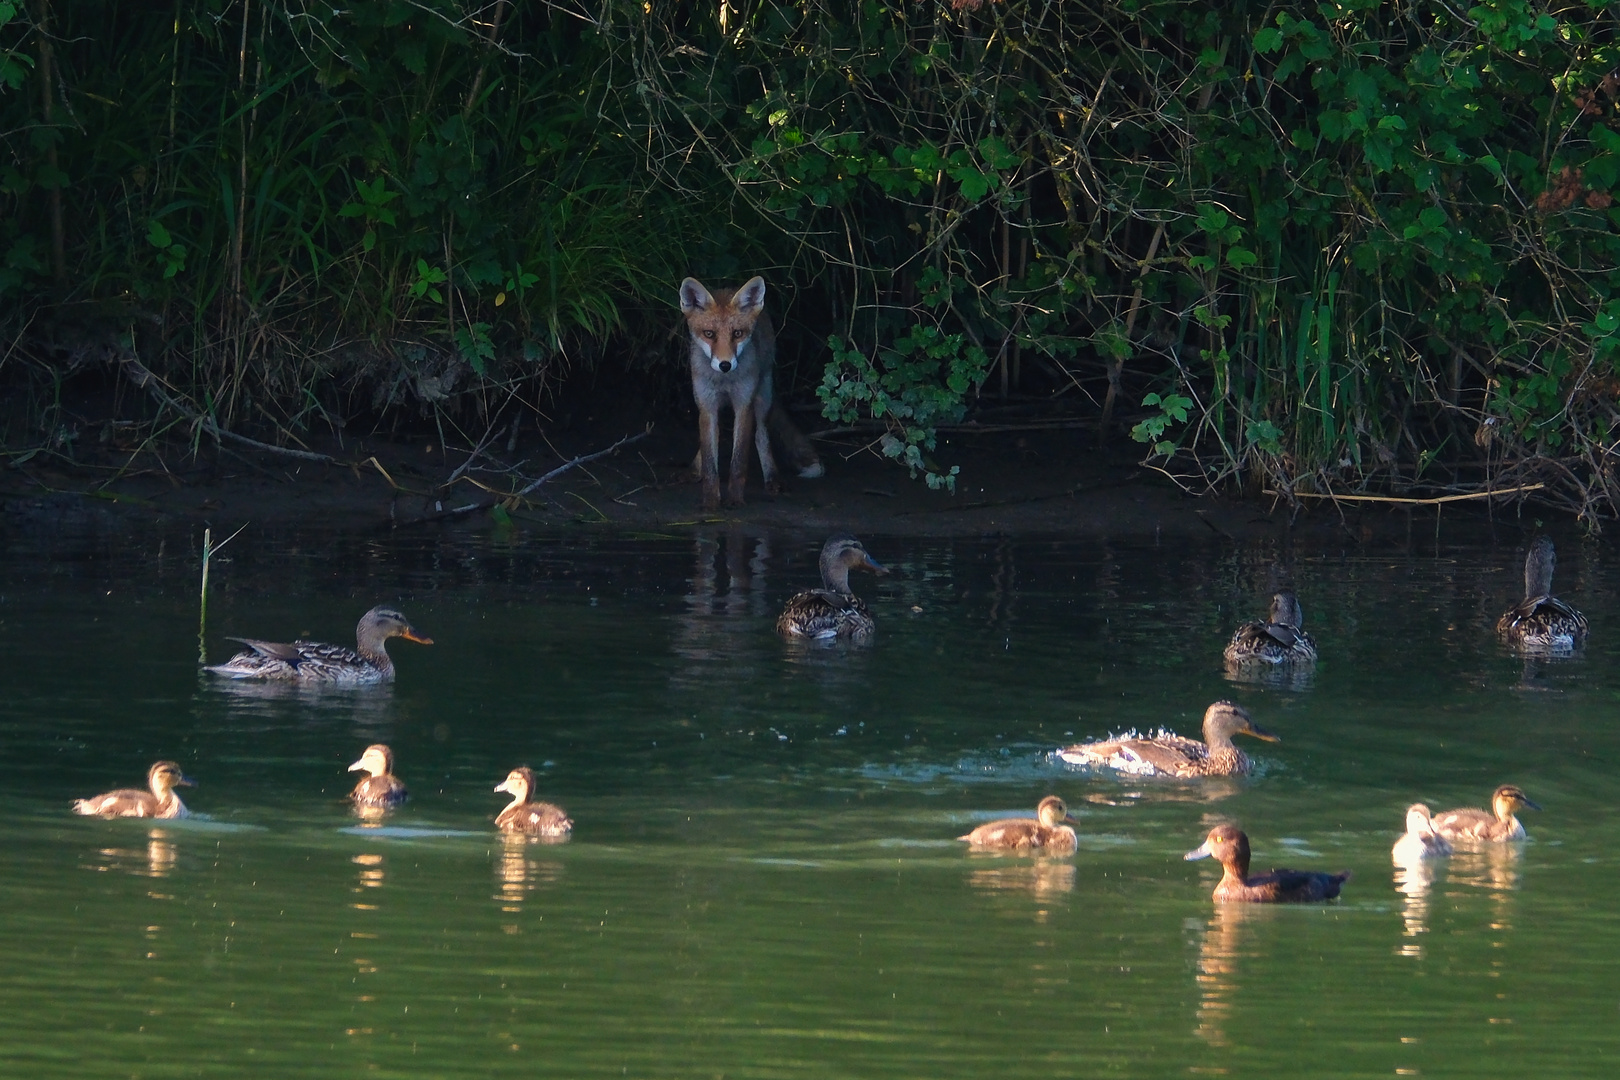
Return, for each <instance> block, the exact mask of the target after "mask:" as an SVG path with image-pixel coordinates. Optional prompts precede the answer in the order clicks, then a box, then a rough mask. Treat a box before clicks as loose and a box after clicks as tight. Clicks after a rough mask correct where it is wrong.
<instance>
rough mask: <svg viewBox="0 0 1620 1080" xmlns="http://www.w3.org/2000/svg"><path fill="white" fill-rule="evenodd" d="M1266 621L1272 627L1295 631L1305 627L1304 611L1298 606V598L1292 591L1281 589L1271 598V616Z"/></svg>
mask: <svg viewBox="0 0 1620 1080" xmlns="http://www.w3.org/2000/svg"><path fill="white" fill-rule="evenodd" d="M1266 621H1267V622H1269V623H1271V624H1272V625H1273V626H1292V627H1293V628H1294V629H1295V630H1298V629H1300V628H1301V627H1303V626H1304V625H1305V609H1304V608H1302V607H1300V606H1299V597H1297V596H1295V595H1294V591H1293V590H1292V589H1282V590H1280V591H1279V592H1278V593H1277V595H1275V596H1273V597H1272V598H1271V614H1270V615H1268V616H1266Z"/></svg>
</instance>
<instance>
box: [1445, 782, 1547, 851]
mask: <svg viewBox="0 0 1620 1080" xmlns="http://www.w3.org/2000/svg"><path fill="white" fill-rule="evenodd" d="M1520 808H1529V809H1531V810H1540V809H1541V807H1539V806H1537V805H1536V804H1535V803H1533V802H1531V801H1530V797H1529V796H1528V795H1526V794H1525V793H1524V789H1523V788H1521V787H1519V786H1518V785H1517V784H1503V785H1502V786H1501V787H1499V788H1497V789H1496V790H1495V791H1493V792H1492V793H1491V809H1490V810H1480V809H1478V808H1477V807H1472V806H1466V807H1462V808H1460V809H1457V810H1442V811H1440V812H1439V813H1438V814H1436V815H1434V830H1435V832H1437V833H1439V834H1440V835H1441V836H1443V837H1445V838H1446V839H1447V840H1451V841H1461V842H1463V843H1502V842H1505V841H1508V840H1523V839H1524V826H1523V825H1521V824H1520V823H1519V819H1518V817H1517V816H1516V815H1517V812H1518V811H1519V809H1520Z"/></svg>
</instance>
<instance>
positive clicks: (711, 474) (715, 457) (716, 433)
mask: <svg viewBox="0 0 1620 1080" xmlns="http://www.w3.org/2000/svg"><path fill="white" fill-rule="evenodd" d="M732 471H733V472H735V471H736V465H735V464H733V465H732ZM698 472H699V474H700V479H701V480H702V481H703V509H705V510H717V509H719V507H720V408H719V403H718V402H709V403H705V402H704V401H702V400H701V399H700V400H699V401H698Z"/></svg>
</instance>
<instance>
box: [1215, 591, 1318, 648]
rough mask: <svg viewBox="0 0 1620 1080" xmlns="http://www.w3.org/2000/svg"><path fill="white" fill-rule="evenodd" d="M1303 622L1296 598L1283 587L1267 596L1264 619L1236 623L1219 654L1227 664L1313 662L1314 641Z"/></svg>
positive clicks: (1303, 614) (1303, 618)
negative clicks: (1235, 630) (1305, 629)
mask: <svg viewBox="0 0 1620 1080" xmlns="http://www.w3.org/2000/svg"><path fill="white" fill-rule="evenodd" d="M1304 625H1305V612H1304V609H1302V608H1301V607H1300V606H1299V598H1298V597H1297V596H1295V595H1294V594H1293V592H1292V591H1291V590H1288V589H1284V590H1282V591H1281V592H1279V593H1277V594H1276V595H1275V596H1273V597H1272V598H1271V612H1270V614H1268V615H1267V616H1266V621H1265V622H1251V623H1244V624H1243V625H1242V626H1240V627H1238V628H1237V633H1235V634H1233V635H1232V640H1231V641H1229V642H1228V643H1227V645H1226V651H1225V652H1224V653H1222V654H1221V655H1222V657H1223V658H1224V659H1225V660H1226V662H1227V663H1228V664H1314V663H1316V642H1314V641H1312V640H1311V635H1309V634H1307V633H1306V632H1305V631H1304V630H1303V629H1301V628H1302V627H1303V626H1304Z"/></svg>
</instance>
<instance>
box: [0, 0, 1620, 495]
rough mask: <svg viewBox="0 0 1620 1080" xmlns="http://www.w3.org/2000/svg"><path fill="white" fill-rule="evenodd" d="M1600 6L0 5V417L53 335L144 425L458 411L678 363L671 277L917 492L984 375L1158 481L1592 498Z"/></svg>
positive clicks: (1608, 231) (1607, 259) (1601, 285)
mask: <svg viewBox="0 0 1620 1080" xmlns="http://www.w3.org/2000/svg"><path fill="white" fill-rule="evenodd" d="M1613 25H1614V24H1613V19H1612V17H1611V13H1610V12H1609V11H1608V10H1607V9H1606V8H1603V7H1596V8H1593V7H1568V8H1562V7H1540V6H1536V5H1531V4H1527V3H1523V2H1520V0H1493V2H1489V3H1482V4H1479V5H1477V6H1474V7H1471V8H1462V7H1457V6H1448V5H1443V4H1440V3H1424V2H1420V3H1416V4H1411V5H1406V6H1404V7H1399V8H1391V7H1389V6H1387V5H1379V4H1373V3H1370V2H1363V0H1351V2H1341V3H1325V4H1317V5H1301V4H1289V3H1281V4H1278V3H1273V4H1265V5H1262V4H1250V3H1241V2H1240V3H1230V2H1227V3H1218V4H1217V3H1203V2H1192V3H1188V2H1181V0H1177V2H1168V0H1166V2H1126V3H1119V4H1102V3H1077V2H1050V3H1043V2H1024V0H1007V2H1001V3H995V2H989V0H983V2H981V0H955V2H954V3H922V4H912V3H906V4H896V5H892V6H888V7H884V6H880V5H876V4H869V5H847V4H834V3H827V2H820V0H807V2H805V3H801V4H796V5H786V4H776V3H747V2H744V3H722V4H720V5H718V6H716V5H714V4H708V5H692V4H656V5H651V6H644V5H642V4H640V3H627V2H622V0H598V2H594V3H593V2H590V0H586V2H582V3H580V4H578V5H568V4H558V5H530V4H521V5H515V4H511V3H508V2H506V0H493V2H491V3H487V4H477V3H472V2H458V0H421V2H415V3H406V2H393V0H381V2H377V3H369V4H360V5H351V6H349V7H346V8H343V9H342V10H334V8H333V7H332V6H331V5H310V4H305V3H302V2H300V0H270V2H262V3H260V2H252V0H248V2H245V3H240V2H232V3H227V2H225V0H175V2H173V3H163V4H157V3H130V2H127V0H126V2H123V3H113V2H110V0H106V2H104V0H75V2H74V3H72V4H67V3H64V2H62V0H53V2H46V0H37V2H36V3H34V4H33V5H31V6H26V7H20V6H17V5H15V4H12V3H0V49H3V50H4V52H3V55H0V112H3V115H4V122H3V123H0V131H3V132H4V140H5V141H4V155H5V157H4V161H3V162H0V206H3V207H4V208H5V213H4V217H3V220H0V296H3V298H4V315H3V318H4V319H5V320H6V324H5V326H6V338H7V340H8V342H10V344H9V346H8V351H7V352H6V353H5V357H6V359H5V360H4V361H0V363H3V364H4V369H0V378H3V379H5V380H6V385H7V387H8V392H9V393H12V394H14V395H26V396H27V404H28V407H27V409H25V410H21V411H20V412H18V413H17V415H26V416H27V424H26V425H24V424H23V423H22V422H21V421H14V422H13V425H12V428H11V430H8V431H7V432H5V433H4V434H5V440H6V442H7V443H8V445H10V446H11V447H13V448H17V449H19V450H26V449H28V448H31V447H35V446H37V445H38V444H40V442H41V439H42V438H43V439H45V440H46V441H47V442H49V441H51V440H56V441H58V442H60V441H61V440H63V439H67V438H70V437H71V435H72V432H73V431H74V425H75V424H78V423H81V422H82V420H83V418H82V417H75V416H73V415H71V410H64V409H63V407H62V401H63V396H62V390H63V386H64V384H66V383H68V382H70V381H71V380H73V379H76V378H83V377H84V376H83V372H85V371H87V370H88V369H90V368H95V369H96V370H98V371H101V372H103V376H102V377H103V378H110V379H117V378H121V377H122V376H125V375H129V374H130V373H132V372H133V373H135V374H136V376H137V377H136V378H135V379H134V380H133V382H130V386H131V388H132V392H131V393H128V394H127V395H126V396H125V398H124V401H123V404H121V405H120V406H119V408H120V409H122V410H123V413H124V414H125V415H126V416H127V418H129V419H135V420H138V421H139V422H140V423H142V424H144V425H146V427H145V428H143V430H144V431H146V432H148V433H149V434H151V435H158V434H160V433H161V434H165V435H166V436H167V437H172V438H179V437H182V436H184V437H189V438H191V439H193V440H202V439H207V438H212V437H214V436H213V435H212V432H213V430H214V426H215V425H217V426H218V428H219V429H220V430H222V431H240V432H244V433H251V434H252V435H253V436H254V437H256V438H260V439H263V440H265V441H269V442H275V443H278V444H286V445H295V444H296V441H297V440H298V438H299V437H300V436H301V435H302V434H303V433H304V432H306V431H307V430H309V429H311V428H320V427H325V426H332V425H341V424H346V423H350V422H352V421H354V420H355V419H356V418H365V419H366V420H368V421H369V422H375V420H376V419H377V418H379V417H382V418H389V417H392V418H393V420H394V421H395V422H398V421H399V420H400V419H401V418H402V417H403V418H406V419H409V420H411V422H424V421H426V422H434V423H439V424H441V425H442V424H444V423H445V422H446V421H448V422H449V423H451V424H452V425H454V426H457V427H459V428H461V429H462V430H463V431H464V432H465V433H466V435H467V438H468V440H469V442H470V441H474V440H476V439H478V438H480V437H481V433H483V432H486V431H490V430H493V429H494V428H495V427H496V426H497V425H502V424H507V423H510V421H511V420H512V419H515V418H516V417H517V416H518V415H519V414H521V413H524V412H527V411H529V410H534V409H537V408H539V407H540V406H541V405H542V404H543V402H544V397H545V395H546V394H547V393H548V392H551V391H552V390H553V389H554V388H555V387H556V386H557V385H558V384H559V382H560V380H561V379H563V378H564V377H565V376H567V375H569V374H570V373H579V372H587V373H588V372H590V371H592V370H593V369H605V370H606V371H608V372H611V373H612V374H615V375H617V374H620V373H622V372H623V371H624V370H625V368H626V367H627V366H628V367H630V368H633V369H635V370H637V371H638V372H639V373H640V374H641V375H642V378H641V381H640V383H637V385H649V386H650V385H662V386H664V387H666V388H667V387H668V386H669V385H670V383H671V382H672V381H674V382H678V380H679V368H678V365H677V364H676V363H675V362H674V359H673V353H674V349H673V346H672V345H671V344H670V343H669V337H668V327H669V325H670V323H671V321H672V319H671V315H672V305H671V303H670V297H671V295H672V293H673V285H674V283H675V282H677V281H678V280H679V279H680V278H681V277H682V276H683V275H685V274H687V273H695V274H697V275H698V276H700V277H707V278H712V279H715V280H725V279H737V278H740V277H741V276H744V275H745V274H747V273H753V272H760V273H764V274H765V275H766V277H767V279H768V281H769V282H770V283H771V286H772V290H773V303H774V304H775V308H776V310H777V311H778V313H779V318H778V321H779V322H782V323H783V324H784V327H783V335H782V337H783V352H784V360H785V362H786V366H787V368H788V371H789V373H790V374H791V375H792V376H793V378H794V379H795V380H796V382H795V386H796V387H797V388H798V390H799V395H798V396H800V397H801V398H803V397H808V396H809V394H810V391H811V389H812V388H814V390H815V392H816V393H817V394H818V396H819V398H820V403H821V405H822V408H823V411H824V412H825V414H826V415H827V416H828V417H829V418H832V419H835V420H837V421H839V422H842V423H846V424H856V425H860V426H867V427H871V428H873V430H874V433H875V434H880V435H882V439H881V442H880V445H881V446H882V447H883V449H884V451H885V452H886V453H888V454H890V455H891V456H893V457H895V458H897V459H900V460H901V461H902V462H904V463H906V464H908V465H910V466H911V467H912V469H913V471H914V472H916V471H923V472H926V473H927V474H928V476H929V477H930V479H931V480H932V481H933V482H935V483H936V484H942V483H948V482H949V462H942V461H937V460H936V459H935V455H934V449H935V448H934V433H935V432H936V431H937V430H938V429H939V427H940V426H941V425H948V424H951V423H955V422H959V421H961V420H963V419H964V418H966V417H968V415H969V414H970V413H975V414H977V415H979V416H987V415H990V414H991V410H992V409H994V410H997V411H999V413H1000V416H1001V417H1002V418H1003V419H1009V418H1011V419H1016V420H1018V421H1019V422H1024V423H1029V424H1032V425H1034V424H1050V423H1055V422H1064V421H1067V422H1084V423H1087V424H1090V425H1095V426H1096V427H1097V428H1098V429H1099V430H1100V431H1101V432H1102V434H1103V436H1104V437H1107V436H1108V435H1109V434H1110V433H1111V432H1115V433H1118V434H1120V435H1123V434H1124V432H1126V431H1129V433H1130V435H1131V436H1133V437H1134V438H1136V439H1137V440H1138V441H1139V442H1141V443H1143V444H1144V449H1145V450H1146V451H1147V453H1148V455H1149V459H1150V461H1151V462H1152V463H1153V464H1155V465H1156V466H1159V467H1162V468H1164V469H1165V470H1166V471H1168V472H1169V473H1171V474H1172V475H1174V476H1176V477H1177V478H1178V479H1179V480H1180V482H1182V483H1183V484H1185V485H1186V486H1188V487H1190V488H1194V489H1203V488H1205V487H1208V486H1210V485H1223V486H1226V485H1234V484H1237V485H1245V486H1248V487H1250V488H1253V489H1260V488H1264V489H1268V490H1274V491H1278V492H1281V493H1282V494H1283V495H1284V497H1286V498H1290V499H1292V498H1296V497H1299V496H1305V495H1312V494H1322V493H1326V492H1337V493H1346V492H1362V493H1367V492H1375V493H1381V494H1385V495H1392V496H1407V497H1435V496H1441V495H1445V494H1454V493H1465V492H1475V491H1482V490H1517V491H1521V492H1523V491H1525V490H1526V489H1528V492H1529V493H1530V494H1532V495H1533V496H1534V497H1536V498H1542V499H1545V500H1548V501H1550V502H1552V503H1554V504H1556V505H1560V506H1563V507H1566V508H1568V509H1570V510H1572V511H1574V512H1576V513H1578V514H1580V515H1581V516H1583V517H1584V518H1585V519H1586V520H1587V521H1588V522H1590V523H1592V524H1594V525H1595V524H1596V523H1597V522H1598V521H1599V520H1600V519H1602V518H1606V517H1609V516H1612V515H1613V514H1614V512H1615V508H1616V505H1617V503H1616V499H1617V497H1620V478H1617V477H1616V475H1615V472H1614V464H1615V456H1614V447H1615V444H1616V441H1617V440H1620V431H1617V430H1616V429H1617V427H1620V412H1617V408H1616V396H1617V390H1620V370H1617V359H1616V357H1617V353H1616V343H1617V341H1620V337H1617V330H1620V272H1617V270H1616V266H1617V265H1620V237H1617V235H1616V222H1617V221H1620V207H1616V206H1614V205H1613V198H1612V196H1611V194H1610V192H1611V190H1612V188H1613V187H1614V185H1615V183H1616V177H1617V172H1620V157H1617V156H1616V150H1617V148H1620V133H1617V131H1616V124H1617V110H1620V74H1617V70H1616V69H1617V67H1620V65H1617V63H1616V49H1615V44H1614V30H1613ZM146 371H149V372H151V373H152V374H153V375H155V376H156V378H157V379H158V380H160V381H161V384H162V385H163V386H165V387H166V390H165V392H164V394H163V395H157V394H154V393H152V392H150V391H151V386H152V385H153V384H152V383H151V382H150V381H148V382H147V383H146V385H144V386H138V387H137V386H134V383H136V382H140V378H139V374H140V373H141V372H146ZM654 372H656V377H649V376H650V373H654ZM126 382H129V380H126ZM165 398H166V400H165ZM1535 485H1542V486H1540V487H1536V486H1535Z"/></svg>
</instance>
